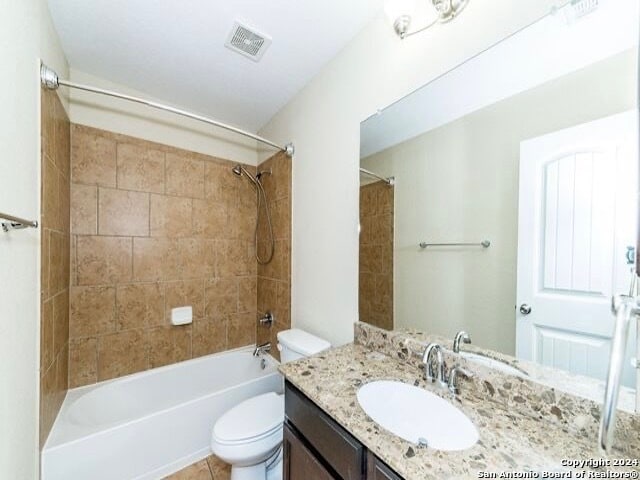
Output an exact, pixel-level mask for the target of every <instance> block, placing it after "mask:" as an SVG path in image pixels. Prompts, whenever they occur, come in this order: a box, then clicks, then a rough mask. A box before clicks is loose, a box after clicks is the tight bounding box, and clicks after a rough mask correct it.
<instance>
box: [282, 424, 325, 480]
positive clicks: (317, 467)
mask: <svg viewBox="0 0 640 480" xmlns="http://www.w3.org/2000/svg"><path fill="white" fill-rule="evenodd" d="M283 434H284V437H283V446H284V462H283V468H284V480H298V479H309V480H310V479H313V480H333V476H331V474H330V473H329V472H328V471H327V470H326V469H325V468H324V467H323V466H322V464H321V463H320V462H319V461H318V459H317V458H316V457H314V456H313V454H312V453H311V452H310V451H309V450H308V449H307V447H305V446H304V443H302V441H301V440H300V439H299V438H298V437H297V436H296V434H295V433H293V432H292V431H291V429H290V428H289V427H288V426H287V425H285V426H284V431H283Z"/></svg>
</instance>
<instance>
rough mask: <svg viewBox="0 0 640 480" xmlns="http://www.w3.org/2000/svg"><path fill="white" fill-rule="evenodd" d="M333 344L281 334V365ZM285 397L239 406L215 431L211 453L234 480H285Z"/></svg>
mask: <svg viewBox="0 0 640 480" xmlns="http://www.w3.org/2000/svg"><path fill="white" fill-rule="evenodd" d="M330 346H331V344H330V343H329V342H327V341H326V340H323V339H321V338H318V337H316V336H314V335H311V334H309V333H307V332H304V331H302V330H298V329H295V328H294V329H291V330H284V331H282V332H280V333H278V350H280V360H281V362H282V363H286V362H291V361H293V360H297V359H299V358H303V357H308V356H309V355H313V354H316V353H319V352H321V351H323V350H326V349H327V348H329V347H330ZM283 422H284V395H282V394H277V393H275V392H269V393H265V394H263V395H258V396H256V397H252V398H250V399H248V400H245V401H244V402H241V403H239V404H238V405H236V406H235V407H233V408H232V409H231V410H229V411H227V412H226V413H224V414H223V415H222V416H221V417H220V418H219V419H218V421H217V422H216V424H215V425H214V427H213V432H212V435H211V450H212V451H213V453H214V455H216V456H217V457H219V458H220V459H221V460H223V461H225V462H227V463H229V464H231V480H280V479H282V449H281V446H282V424H283Z"/></svg>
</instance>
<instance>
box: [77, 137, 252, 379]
mask: <svg viewBox="0 0 640 480" xmlns="http://www.w3.org/2000/svg"><path fill="white" fill-rule="evenodd" d="M71 144H72V155H71V157H72V160H71V179H72V184H71V232H72V245H71V281H72V287H71V295H70V356H69V362H70V363H69V383H70V386H71V387H76V386H80V385H85V384H90V383H95V382H97V381H101V380H106V379H109V378H114V377H119V376H122V375H126V374H130V373H134V372H138V371H142V370H146V369H149V368H154V367H158V366H162V365H167V364H170V363H174V362H178V361H182V360H186V359H189V358H192V357H198V356H201V355H206V354H210V353H214V352H218V351H222V350H227V349H230V348H236V347H240V346H244V345H250V344H253V343H254V342H255V336H256V309H257V305H256V302H257V291H258V285H257V283H258V282H257V277H256V276H257V273H258V272H257V266H256V262H255V258H254V248H253V234H254V225H255V223H254V222H255V215H256V194H255V190H254V189H253V188H252V186H251V184H250V183H249V182H247V181H246V180H245V179H240V178H238V177H237V176H235V175H233V173H232V172H231V168H232V166H233V165H234V164H233V163H232V162H229V161H226V160H221V159H218V158H214V157H210V156H205V155H201V154H196V153H192V152H187V151H183V150H179V149H175V148H172V147H167V146H164V145H160V144H156V143H151V142H146V141H142V140H139V139H135V138H131V137H127V136H123V135H117V134H113V133H110V132H105V131H102V130H95V129H92V128H88V127H84V126H80V125H73V126H72V134H71ZM247 168H248V169H249V170H250V171H255V167H254V168H251V167H247ZM187 305H191V306H192V307H193V315H194V321H193V324H192V325H188V326H178V327H176V326H171V324H170V314H171V309H172V308H174V307H180V306H187Z"/></svg>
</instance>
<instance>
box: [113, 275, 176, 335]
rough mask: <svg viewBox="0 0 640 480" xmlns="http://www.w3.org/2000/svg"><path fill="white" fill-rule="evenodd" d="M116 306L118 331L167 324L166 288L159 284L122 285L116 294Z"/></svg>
mask: <svg viewBox="0 0 640 480" xmlns="http://www.w3.org/2000/svg"><path fill="white" fill-rule="evenodd" d="M116 304H117V328H118V330H130V329H134V328H141V327H150V326H154V325H162V324H164V323H165V316H164V287H163V286H162V285H161V284H159V283H145V284H142V283H137V284H132V285H120V286H118V288H117V292H116Z"/></svg>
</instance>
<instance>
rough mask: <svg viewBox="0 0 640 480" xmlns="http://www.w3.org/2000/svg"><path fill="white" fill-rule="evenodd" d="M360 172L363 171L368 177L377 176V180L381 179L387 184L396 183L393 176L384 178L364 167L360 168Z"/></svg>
mask: <svg viewBox="0 0 640 480" xmlns="http://www.w3.org/2000/svg"><path fill="white" fill-rule="evenodd" d="M360 173H364V174H365V175H369V176H370V177H373V178H377V179H378V180H380V181H383V182H384V183H386V184H387V185H389V186H391V185H394V184H395V183H396V178H395V177H389V178H384V177H381V176H380V175H378V174H377V173H373V172H371V171H369V170H367V169H366V168H360Z"/></svg>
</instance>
